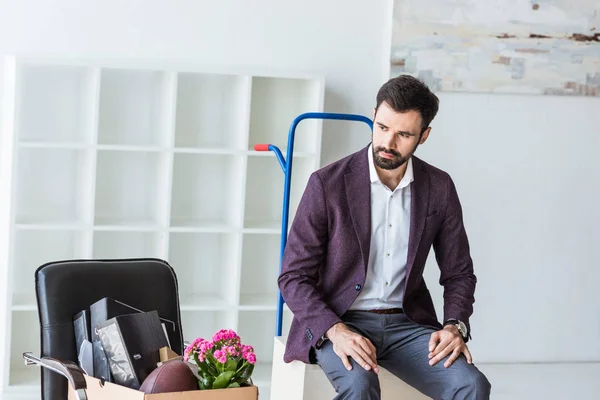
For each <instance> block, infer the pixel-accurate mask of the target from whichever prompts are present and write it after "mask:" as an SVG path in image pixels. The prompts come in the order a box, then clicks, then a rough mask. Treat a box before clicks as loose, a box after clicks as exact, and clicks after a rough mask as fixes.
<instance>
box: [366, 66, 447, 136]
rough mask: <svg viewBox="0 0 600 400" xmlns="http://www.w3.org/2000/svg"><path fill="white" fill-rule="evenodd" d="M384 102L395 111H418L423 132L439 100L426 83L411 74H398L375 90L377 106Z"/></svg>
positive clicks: (433, 115)
mask: <svg viewBox="0 0 600 400" xmlns="http://www.w3.org/2000/svg"><path fill="white" fill-rule="evenodd" d="M384 101H385V102H386V103H387V104H388V105H389V106H390V107H391V108H392V109H393V110H394V111H396V112H407V111H410V110H414V111H418V112H419V113H420V114H421V119H422V120H423V123H422V126H421V132H423V131H424V130H425V129H427V127H429V124H430V123H431V121H433V118H434V117H435V115H436V114H437V112H438V109H439V104H440V100H439V99H438V98H437V96H436V95H435V94H433V93H432V92H431V90H429V88H428V87H427V85H426V84H425V83H424V82H423V81H421V80H419V79H417V78H415V77H413V76H411V75H400V76H397V77H395V78H392V79H390V80H389V81H387V82H386V83H385V84H384V85H383V86H382V87H381V88H380V89H379V92H377V107H376V110H379V106H380V105H381V103H383V102H384Z"/></svg>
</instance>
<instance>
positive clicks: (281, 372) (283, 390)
mask: <svg viewBox="0 0 600 400" xmlns="http://www.w3.org/2000/svg"><path fill="white" fill-rule="evenodd" d="M286 340H287V337H285V336H276V337H275V339H274V343H273V370H272V373H271V396H270V400H305V399H310V400H331V399H332V398H334V397H335V395H336V393H335V391H334V390H333V387H332V386H331V383H330V382H329V380H328V379H327V376H325V374H324V373H323V371H322V370H321V367H319V366H318V365H308V364H305V363H303V362H300V361H294V362H291V363H286V362H284V361H283V354H284V352H285V343H286ZM379 383H380V386H381V398H382V399H406V400H427V399H429V397H427V396H425V395H424V394H422V393H421V392H419V391H418V390H416V389H415V388H413V387H412V386H410V385H408V384H407V383H405V382H403V381H402V380H400V379H398V378H397V377H396V376H394V375H392V374H391V373H390V372H388V371H386V370H385V369H383V368H380V372H379Z"/></svg>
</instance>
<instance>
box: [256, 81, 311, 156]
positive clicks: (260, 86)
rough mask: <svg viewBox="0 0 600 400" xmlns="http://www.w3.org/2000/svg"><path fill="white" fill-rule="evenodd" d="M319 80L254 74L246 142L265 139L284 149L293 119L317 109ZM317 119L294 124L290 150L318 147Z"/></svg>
mask: <svg viewBox="0 0 600 400" xmlns="http://www.w3.org/2000/svg"><path fill="white" fill-rule="evenodd" d="M320 97H321V84H320V83H319V82H315V81H312V80H304V79H290V78H267V77H254V78H253V79H252V100H251V106H250V142H249V143H248V149H250V150H251V149H253V148H254V145H255V144H258V143H268V144H274V145H276V146H278V147H279V148H280V149H282V150H284V149H286V148H287V143H288V132H289V129H290V126H291V124H292V122H293V121H294V119H295V118H296V117H297V116H299V115H300V114H303V113H306V112H315V111H318V110H319V109H320ZM321 126H322V121H321V120H314V119H311V120H304V121H302V122H301V123H300V124H299V125H298V126H297V128H296V136H295V140H294V151H296V150H297V151H300V152H308V153H312V154H315V153H316V152H317V151H318V150H319V149H320V143H317V140H316V138H317V137H319V136H320V135H319V132H320V129H321Z"/></svg>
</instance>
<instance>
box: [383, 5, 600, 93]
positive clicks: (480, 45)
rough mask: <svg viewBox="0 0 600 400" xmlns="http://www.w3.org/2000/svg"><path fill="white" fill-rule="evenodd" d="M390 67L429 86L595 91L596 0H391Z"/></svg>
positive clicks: (599, 69)
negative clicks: (392, 2)
mask: <svg viewBox="0 0 600 400" xmlns="http://www.w3.org/2000/svg"><path fill="white" fill-rule="evenodd" d="M393 24H394V25H393V36H392V49H391V75H392V76H397V75H399V74H402V73H407V74H410V75H414V76H418V77H419V78H421V79H422V80H423V81H425V82H426V83H427V84H428V85H429V86H430V88H432V90H435V91H449V92H484V93H527V94H546V95H578V96H598V97H600V0H536V1H532V0H427V1H423V0H394V21H393Z"/></svg>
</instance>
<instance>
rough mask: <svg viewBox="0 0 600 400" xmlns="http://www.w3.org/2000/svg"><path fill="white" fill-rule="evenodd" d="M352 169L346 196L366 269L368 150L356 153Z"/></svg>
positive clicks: (367, 242)
mask: <svg viewBox="0 0 600 400" xmlns="http://www.w3.org/2000/svg"><path fill="white" fill-rule="evenodd" d="M367 149H368V148H367ZM350 169H351V171H350V172H349V173H347V174H346V175H345V176H344V179H345V184H346V198H347V200H348V206H349V209H350V217H351V219H352V225H353V226H354V231H355V232H356V236H357V237H358V243H359V245H360V252H361V254H362V257H363V262H364V267H365V270H366V268H367V265H368V262H369V250H370V246H371V186H370V179H369V166H368V158H367V150H363V151H361V152H360V153H358V154H357V155H356V157H355V158H354V160H353V162H352V164H351V165H350Z"/></svg>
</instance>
